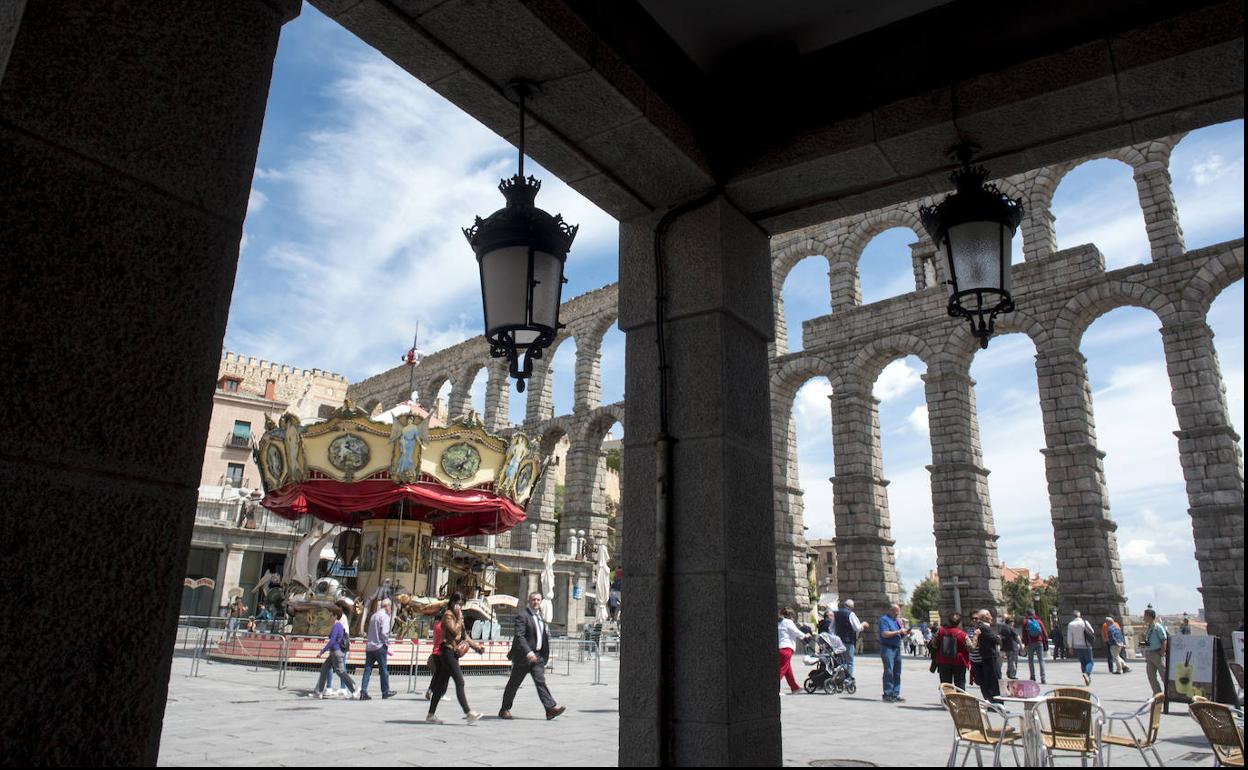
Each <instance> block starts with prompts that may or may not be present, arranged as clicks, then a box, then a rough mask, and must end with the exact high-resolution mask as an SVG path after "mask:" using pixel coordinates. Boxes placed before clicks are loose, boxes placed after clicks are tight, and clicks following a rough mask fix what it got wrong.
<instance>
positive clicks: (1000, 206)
mask: <svg viewBox="0 0 1248 770" xmlns="http://www.w3.org/2000/svg"><path fill="white" fill-rule="evenodd" d="M974 150H975V148H974V147H972V146H971V145H962V146H961V147H959V148H958V149H957V151H956V152H957V156H958V159H959V160H960V161H961V162H962V168H960V169H958V170H957V171H955V172H953V175H952V176H951V177H950V178H951V179H952V180H953V183H954V185H955V186H956V188H957V190H956V192H954V193H953V194H952V195H949V196H948V197H946V198H945V200H944V202H942V203H941V204H940V205H938V206H925V207H924V208H923V209H922V210H921V211H920V212H919V215H920V216H921V217H922V219H923V226H924V227H925V228H927V232H928V234H930V235H931V237H932V240H933V241H934V242H935V244H936V246H937V247H938V248H942V249H944V251H945V256H946V258H947V259H948V263H949V277H950V280H949V284H950V292H949V306H948V310H949V315H951V316H953V317H955V318H958V317H961V318H965V319H967V320H968V321H970V323H971V331H972V332H974V334H975V336H976V337H977V338H978V339H979V346H980V347H981V348H986V347H988V339H989V338H990V337H991V336H992V334H993V330H994V326H995V321H996V318H997V315H998V314H999V313H1009V312H1011V311H1012V310H1014V299H1013V298H1012V297H1011V296H1010V244H1011V242H1012V241H1013V240H1014V233H1015V231H1017V230H1018V223H1019V222H1020V221H1021V220H1022V218H1023V201H1022V199H1021V198H1017V199H1015V198H1011V197H1009V196H1008V195H1005V194H1004V193H1002V192H1001V191H1000V190H998V189H997V187H996V185H991V184H984V180H985V179H987V178H988V170H987V169H986V168H984V167H983V166H971V156H972V154H973V152H974Z"/></svg>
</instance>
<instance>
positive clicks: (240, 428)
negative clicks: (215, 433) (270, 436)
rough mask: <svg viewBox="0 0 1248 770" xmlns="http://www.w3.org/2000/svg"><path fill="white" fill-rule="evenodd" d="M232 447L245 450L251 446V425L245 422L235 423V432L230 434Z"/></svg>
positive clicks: (238, 421)
mask: <svg viewBox="0 0 1248 770" xmlns="http://www.w3.org/2000/svg"><path fill="white" fill-rule="evenodd" d="M230 446H232V447H242V448H243V449H246V448H247V447H250V446H251V423H249V422H246V421H244V420H235V421H234V431H233V432H232V433H230Z"/></svg>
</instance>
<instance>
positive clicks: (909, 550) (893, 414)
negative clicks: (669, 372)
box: [864, 231, 936, 593]
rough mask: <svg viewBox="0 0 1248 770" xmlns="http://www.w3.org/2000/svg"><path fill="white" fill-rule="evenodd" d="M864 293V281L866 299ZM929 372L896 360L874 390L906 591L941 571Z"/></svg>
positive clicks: (913, 359)
mask: <svg viewBox="0 0 1248 770" xmlns="http://www.w3.org/2000/svg"><path fill="white" fill-rule="evenodd" d="M903 232H905V231H903ZM865 291H866V289H865V282H864V296H865ZM926 371H927V365H926V364H924V363H923V361H922V360H921V359H919V358H918V357H917V356H913V355H907V356H903V357H901V358H896V359H894V360H893V361H892V362H890V363H889V364H888V365H887V366H885V367H884V368H883V369H882V370H881V371H880V374H879V376H878V377H877V378H876V380H875V384H874V386H873V388H872V395H873V396H874V397H875V398H876V400H877V401H878V402H879V405H878V412H879V423H880V458H881V472H882V473H883V477H884V478H886V479H888V488H887V492H888V512H889V523H890V526H891V528H892V531H893V537H894V538H895V539H896V541H897V542H896V545H895V546H894V553H895V558H896V563H897V578H898V580H899V581H900V583H901V586H902V589H903V591H906V592H907V593H908V592H910V591H911V590H912V589H913V588H914V586H915V585H916V584H917V583H919V582H920V581H921V580H922V579H923V578H924V577H926V576H927V574H928V573H929V572H931V571H932V570H933V569H935V568H936V543H935V541H934V540H933V535H932V530H933V527H932V484H931V474H930V473H929V471H928V470H927V466H929V465H930V464H931V462H932V452H931V444H930V441H929V439H928V411H927V401H926V395H925V393H924V388H923V375H924V374H925V373H926Z"/></svg>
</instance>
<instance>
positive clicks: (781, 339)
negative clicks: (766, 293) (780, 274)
mask: <svg viewBox="0 0 1248 770" xmlns="http://www.w3.org/2000/svg"><path fill="white" fill-rule="evenodd" d="M771 302H772V305H773V306H774V307H775V309H776V325H775V330H776V331H775V337H773V338H772V340H771V342H768V343H767V357H768V358H775V357H776V356H782V355H784V354H785V353H788V352H789V323H788V321H786V320H784V286H777V287H775V291H773V292H772V294H771Z"/></svg>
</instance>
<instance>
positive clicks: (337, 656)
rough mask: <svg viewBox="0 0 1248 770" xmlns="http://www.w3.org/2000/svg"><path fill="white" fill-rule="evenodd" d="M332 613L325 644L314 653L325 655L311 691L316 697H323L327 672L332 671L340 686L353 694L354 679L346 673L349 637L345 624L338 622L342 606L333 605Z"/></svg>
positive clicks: (318, 655) (319, 655)
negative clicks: (331, 621)
mask: <svg viewBox="0 0 1248 770" xmlns="http://www.w3.org/2000/svg"><path fill="white" fill-rule="evenodd" d="M331 611H332V612H333V613H334V624H333V625H332V626H330V627H329V638H328V639H326V640H325V646H324V647H322V648H321V651H320V652H318V653H317V654H316V657H318V658H319V657H321V656H322V655H326V658H325V662H324V663H322V664H321V675H320V677H319V678H318V679H317V681H316V689H315V690H314V691H313V692H312V695H314V696H315V697H317V698H324V697H325V687H326V685H327V683H328V681H329V672H330V671H333V672H334V673H336V674H338V681H339V682H341V684H342V686H343V687H345V688H347V692H348V693H349V695H348V696H347V697H348V698H349V697H350V696H351V695H354V694H355V680H354V679H352V678H351V675H350V674H348V673H347V665H346V661H347V651H348V650H350V649H351V639H350V638H349V636H348V634H347V628H346V625H345V624H343V623H340V622H338V621H340V620H341V619H342V616H343V611H342V607H339V606H337V605H334V607H333V609H332V610H331Z"/></svg>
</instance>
